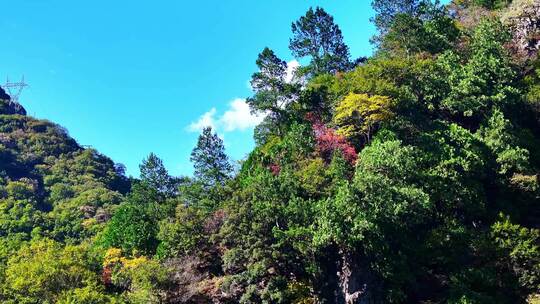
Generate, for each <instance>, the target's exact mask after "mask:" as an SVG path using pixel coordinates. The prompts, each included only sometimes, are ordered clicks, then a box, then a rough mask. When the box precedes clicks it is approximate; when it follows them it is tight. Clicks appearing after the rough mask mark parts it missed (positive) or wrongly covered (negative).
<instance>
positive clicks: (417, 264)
mask: <svg viewBox="0 0 540 304" xmlns="http://www.w3.org/2000/svg"><path fill="white" fill-rule="evenodd" d="M372 5H373V8H374V9H375V11H376V13H377V15H376V16H375V18H374V19H373V22H374V23H375V25H376V27H377V29H378V33H379V34H378V35H377V36H376V37H373V41H372V42H373V44H374V45H375V46H376V52H375V53H374V55H373V56H372V57H370V58H358V59H355V58H350V54H349V49H348V47H347V45H345V43H344V41H343V37H342V33H341V31H340V29H339V26H338V25H337V24H335V23H334V20H333V18H332V16H330V15H328V14H327V13H326V12H325V11H324V9H322V8H313V9H310V10H309V11H308V12H306V14H305V15H304V16H302V17H300V18H299V19H298V20H297V21H295V22H294V23H293V24H292V34H291V38H290V49H291V52H292V54H293V55H294V56H295V57H296V58H298V59H303V61H302V62H307V63H308V64H305V65H304V66H302V67H300V68H299V69H298V70H296V72H295V74H294V77H292V80H290V76H291V75H288V74H287V73H288V72H287V71H288V67H287V63H286V62H285V61H283V60H281V59H280V58H278V57H277V56H276V55H275V53H274V52H273V51H272V50H271V49H270V48H265V49H264V50H262V52H261V53H260V54H259V55H258V57H257V60H256V64H257V67H258V70H257V72H256V73H254V74H253V76H252V79H251V86H252V87H253V91H254V93H253V95H252V96H250V97H249V98H248V99H247V103H248V104H249V106H250V108H251V110H252V111H253V113H258V114H264V115H265V119H264V121H263V122H262V123H261V124H260V125H259V126H257V127H256V128H255V132H254V137H255V142H256V147H255V148H254V150H253V151H252V152H251V153H250V154H249V155H248V156H247V157H246V159H244V160H243V161H242V162H241V163H240V165H239V166H238V168H236V167H235V166H234V164H232V163H231V162H230V161H229V159H228V157H227V155H226V154H225V148H224V144H223V141H222V140H221V139H220V138H219V137H218V136H217V135H216V134H215V133H214V131H213V130H211V129H210V128H206V129H204V130H203V132H202V133H201V135H200V137H199V140H198V142H197V145H196V146H195V147H194V149H193V152H192V154H191V161H192V162H193V164H194V168H195V174H194V176H193V177H173V176H171V175H170V174H169V173H168V172H167V170H166V168H165V167H164V166H163V163H162V161H161V160H160V159H159V158H158V157H157V156H156V155H154V154H150V155H149V156H148V157H147V158H146V159H145V160H143V162H142V163H141V165H140V172H141V174H140V178H139V179H134V178H127V177H126V176H125V172H124V168H123V166H122V165H119V164H115V163H114V162H113V161H111V160H110V159H109V158H107V157H106V156H104V155H102V154H100V153H99V152H98V151H96V150H94V149H91V148H85V147H81V146H80V145H79V144H78V143H77V142H76V141H75V140H74V139H73V138H71V137H70V136H69V134H68V132H67V131H66V130H65V129H63V128H62V127H60V126H58V125H56V124H54V123H51V122H48V121H45V120H38V119H34V118H32V117H30V116H27V115H26V111H25V110H24V109H23V108H22V107H21V106H20V105H18V104H16V103H14V102H11V101H9V96H7V95H6V94H4V92H3V91H2V90H0V97H2V99H4V100H2V101H0V302H1V303H13V304H14V303H27V304H30V303H32V304H33V303H46V304H52V303H63V304H67V303H88V304H90V303H246V304H247V303H296V304H309V303H313V304H315V303H336V304H337V303H347V304H354V303H424V304H428V303H456V304H457V303H460V304H470V303H474V304H476V303H486V304H487V303H501V304H502V303H538V302H539V301H540V296H539V295H540V180H539V179H540V57H539V56H540V55H539V54H538V50H539V49H540V4H539V3H537V1H534V0H514V1H511V0H496V1H495V0H454V1H453V2H452V3H450V4H449V5H447V6H443V5H441V4H439V3H438V2H432V1H426V0H374V1H373V4H372ZM284 39H287V38H285V37H284ZM141 144H144V143H141ZM164 144H166V143H164Z"/></svg>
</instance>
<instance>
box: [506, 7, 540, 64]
mask: <svg viewBox="0 0 540 304" xmlns="http://www.w3.org/2000/svg"><path fill="white" fill-rule="evenodd" d="M501 19H502V21H503V23H505V24H507V25H508V26H510V28H511V29H512V35H513V43H512V44H513V48H514V49H515V51H516V53H517V54H519V55H520V56H522V57H524V58H525V59H526V58H534V57H536V56H537V54H538V50H539V49H540V1H539V0H514V1H512V4H511V5H510V6H509V7H508V8H507V9H506V10H505V12H504V13H503V14H502V16H501Z"/></svg>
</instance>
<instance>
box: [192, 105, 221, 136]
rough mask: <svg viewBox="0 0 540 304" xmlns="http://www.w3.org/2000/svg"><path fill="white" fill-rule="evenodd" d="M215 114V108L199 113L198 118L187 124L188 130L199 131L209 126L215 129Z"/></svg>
mask: <svg viewBox="0 0 540 304" xmlns="http://www.w3.org/2000/svg"><path fill="white" fill-rule="evenodd" d="M215 114H216V108H212V109H210V111H208V112H206V113H204V114H203V115H201V117H199V120H197V121H195V122H192V123H191V124H190V125H189V126H188V130H189V131H191V132H199V131H201V130H202V129H204V128H205V127H211V128H212V129H216V121H215V119H214V115H215Z"/></svg>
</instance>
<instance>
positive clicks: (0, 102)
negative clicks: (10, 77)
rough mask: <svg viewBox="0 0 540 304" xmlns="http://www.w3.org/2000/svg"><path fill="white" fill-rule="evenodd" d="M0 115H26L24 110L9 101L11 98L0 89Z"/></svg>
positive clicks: (17, 104)
mask: <svg viewBox="0 0 540 304" xmlns="http://www.w3.org/2000/svg"><path fill="white" fill-rule="evenodd" d="M0 114H8V115H13V114H19V115H26V110H25V109H24V107H23V106H21V105H20V104H19V103H17V102H14V101H11V97H9V95H8V94H7V93H6V91H4V89H2V88H0Z"/></svg>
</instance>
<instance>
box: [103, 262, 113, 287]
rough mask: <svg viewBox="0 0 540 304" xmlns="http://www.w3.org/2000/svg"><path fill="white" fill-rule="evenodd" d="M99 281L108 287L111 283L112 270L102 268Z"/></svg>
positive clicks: (108, 267)
mask: <svg viewBox="0 0 540 304" xmlns="http://www.w3.org/2000/svg"><path fill="white" fill-rule="evenodd" d="M101 281H102V282H103V285H105V286H109V285H111V283H112V269H111V267H110V266H105V267H103V272H102V273H101Z"/></svg>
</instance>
